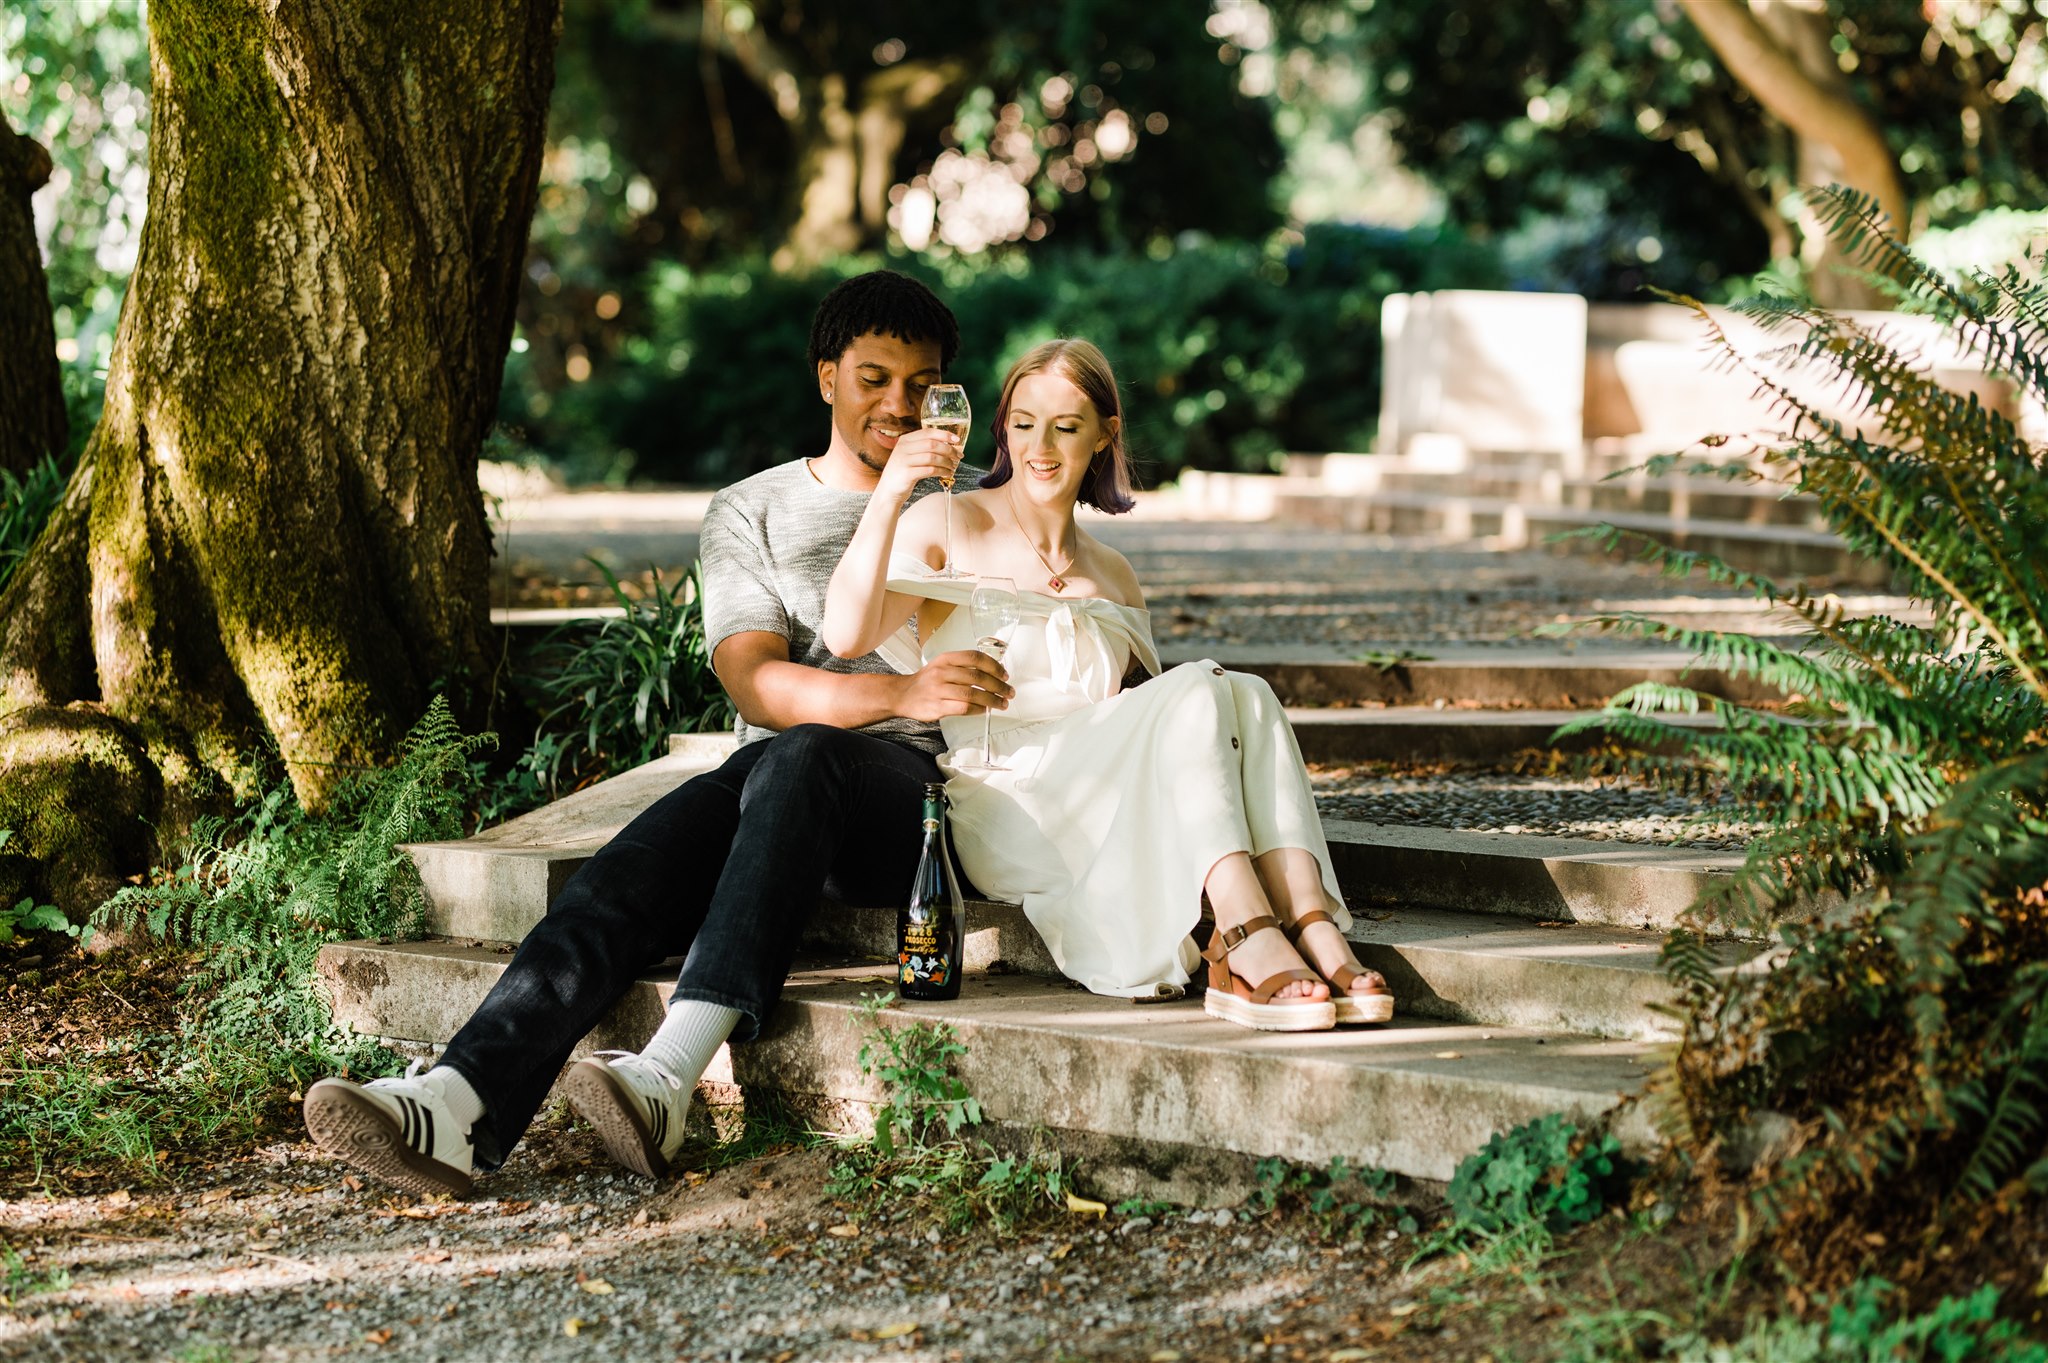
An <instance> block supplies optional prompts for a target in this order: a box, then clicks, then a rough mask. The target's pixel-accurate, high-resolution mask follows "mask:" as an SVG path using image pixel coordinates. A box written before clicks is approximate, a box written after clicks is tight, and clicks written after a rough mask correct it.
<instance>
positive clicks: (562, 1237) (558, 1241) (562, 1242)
mask: <svg viewBox="0 0 2048 1363" xmlns="http://www.w3.org/2000/svg"><path fill="white" fill-rule="evenodd" d="M548 1243H549V1244H551V1245H557V1246H559V1247H561V1248H562V1249H567V1248H569V1246H571V1245H573V1244H575V1243H576V1241H575V1240H574V1238H572V1237H571V1236H570V1234H569V1232H567V1231H560V1232H558V1233H557V1234H556V1235H555V1237H554V1239H552V1240H550V1241H548Z"/></svg>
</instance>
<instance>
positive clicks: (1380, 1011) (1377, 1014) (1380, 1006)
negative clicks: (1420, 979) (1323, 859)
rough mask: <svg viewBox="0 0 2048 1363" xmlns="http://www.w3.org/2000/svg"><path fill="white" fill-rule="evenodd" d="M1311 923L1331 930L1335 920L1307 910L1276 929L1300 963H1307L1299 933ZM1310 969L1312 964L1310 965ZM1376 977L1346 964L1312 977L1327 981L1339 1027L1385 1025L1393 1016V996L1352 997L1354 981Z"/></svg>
mask: <svg viewBox="0 0 2048 1363" xmlns="http://www.w3.org/2000/svg"><path fill="white" fill-rule="evenodd" d="M1311 923H1328V924H1329V925H1330V926H1332V927H1335V926H1336V925H1337V920H1336V919H1334V918H1332V917H1331V916H1330V915H1329V912H1328V911H1327V910H1324V909H1310V910H1309V911H1308V912H1307V913H1305V914H1303V915H1302V916H1301V917H1299V918H1297V919H1295V920H1294V922H1293V923H1291V924H1289V925H1288V926H1286V927H1283V928H1281V929H1280V931H1282V932H1284V933H1286V934H1287V940H1288V941H1290V942H1292V943H1294V949H1295V950H1296V951H1300V952H1301V959H1302V960H1304V961H1307V960H1309V954H1308V953H1307V952H1306V951H1302V950H1301V930H1302V929H1303V928H1305V927H1307V926H1309V924H1311ZM1310 969H1311V970H1313V969H1314V963H1313V962H1310ZM1378 974H1379V972H1378V971H1376V970H1353V969H1352V968H1351V967H1350V966H1348V965H1340V966H1338V967H1337V973H1336V974H1334V975H1329V976H1324V975H1320V974H1319V975H1317V976H1316V978H1317V979H1319V980H1322V979H1327V981H1328V983H1329V986H1330V1002H1331V1003H1332V1004H1334V1005H1336V1009H1337V1021H1338V1023H1339V1024H1343V1023H1349V1022H1386V1021H1388V1020H1389V1019H1391V1018H1392V1017H1393V1016H1394V996H1393V994H1392V992H1390V991H1387V990H1380V989H1375V990H1373V991H1372V992H1370V993H1367V994H1354V993H1352V992H1351V985H1352V982H1353V981H1354V980H1360V979H1363V978H1365V977H1366V976H1367V975H1378ZM1381 978H1382V979H1385V978H1386V977H1385V976H1381Z"/></svg>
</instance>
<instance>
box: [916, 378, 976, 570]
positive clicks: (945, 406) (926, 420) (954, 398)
mask: <svg viewBox="0 0 2048 1363" xmlns="http://www.w3.org/2000/svg"><path fill="white" fill-rule="evenodd" d="M973 420H974V409H973V408H972V407H970V406H969V405H968V403H967V390H966V389H965V388H962V387H961V386H960V385H959V384H957V383H935V384H933V385H932V386H931V387H929V388H927V389H925V390H924V405H923V406H922V407H921V408H919V409H918V424H919V425H920V426H928V427H930V428H931V429H932V430H935V431H944V432H946V433H947V434H949V435H951V436H952V437H953V438H954V439H956V440H958V441H959V442H960V448H961V450H962V451H963V452H964V451H965V450H966V448H967V427H968V426H969V425H970V424H971V423H972V422H973ZM941 481H943V482H944V484H945V487H946V490H945V492H944V493H942V494H940V495H942V496H943V497H945V499H946V566H945V568H944V569H943V570H941V571H940V572H938V573H937V574H935V576H938V577H966V576H967V574H965V573H963V572H961V571H960V570H959V568H957V567H955V566H954V564H953V480H952V479H951V478H946V479H943V480H941Z"/></svg>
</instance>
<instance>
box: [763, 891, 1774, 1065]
mask: <svg viewBox="0 0 2048 1363" xmlns="http://www.w3.org/2000/svg"><path fill="white" fill-rule="evenodd" d="M1350 938H1351V942H1352V946H1353V949H1354V951H1355V952H1356V954H1357V956H1358V960H1359V963H1360V964H1361V965H1363V966H1365V967H1367V968H1368V969H1371V970H1377V971H1379V972H1380V973H1381V974H1383V975H1385V976H1386V977H1387V982H1388V984H1389V986H1390V987H1391V988H1392V989H1393V990H1394V997H1395V998H1396V999H1397V1000H1399V1002H1400V1008H1401V1012H1402V1013H1403V1015H1407V1014H1411V1013H1412V1014H1414V1015H1416V1016H1418V1017H1429V1018H1438V1019H1442V1020H1445V1021H1450V1022H1470V1023H1476V1024H1480V1025H1483V1026H1495V1027H1535V1028H1549V1029H1555V1030H1560V1031H1569V1032H1578V1033H1583V1034H1585V1035H1588V1036H1608V1037H1627V1038H1634V1039H1638V1040H1655V1039H1660V1038H1665V1039H1668V1038H1669V1037H1671V1036H1672V1035H1673V1028H1672V1023H1671V1020H1670V1017H1669V1016H1668V1015H1667V1013H1666V1012H1665V1011H1663V1010H1664V1008H1665V1006H1666V1005H1668V1004H1669V1003H1670V1002H1671V999H1672V994H1671V989H1670V985H1669V983H1668V981H1667V980H1666V979H1665V977H1664V973H1663V970H1662V968H1661V967H1660V966H1659V964H1658V953H1659V950H1660V948H1661V947H1662V946H1663V940H1664V939H1663V935H1662V934H1661V933H1656V932H1644V931H1641V930H1637V929H1630V928H1612V927H1602V926H1588V925H1580V924H1576V923H1570V922H1563V921H1553V922H1550V923H1548V924H1547V925H1545V926H1537V924H1536V923H1535V922H1533V921H1532V920H1530V919H1529V918H1526V917H1510V916H1504V915H1495V914H1478V913H1468V912H1465V911H1462V910H1458V909H1444V908H1428V907H1418V906H1414V905H1402V906H1399V907H1394V908H1387V909H1368V908H1364V907H1360V908H1358V909H1357V910H1356V911H1355V912H1354V914H1353V919H1352V928H1351V933H1350ZM803 945H804V949H805V950H806V951H808V952H813V953H816V954H818V955H829V956H843V957H846V958H849V959H861V960H871V961H876V962H880V963H882V964H883V967H884V968H886V963H887V962H888V961H889V960H890V959H892V958H893V956H894V954H895V950H896V911H895V909H893V908H849V907H847V906H845V905H840V904H829V903H828V904H823V905H820V906H819V909H818V912H817V914H816V915H815V916H814V917H813V918H812V920H811V924H810V926H809V927H808V928H807V929H806V931H805V933H804V941H803ZM1754 954H1755V948H1754V947H1751V946H1746V945H1743V944H1737V943H1729V944H1725V945H1724V946H1723V948H1722V950H1721V955H1722V956H1723V957H1724V958H1725V959H1726V961H1727V962H1728V963H1729V964H1731V965H1732V964H1736V963H1738V962H1741V961H1743V960H1747V959H1748V958H1749V957H1751V956H1752V955H1754ZM997 961H1001V962H1003V963H1004V964H1003V965H1002V966H998V967H997V969H998V970H999V971H1003V970H1007V971H1010V972H1014V973H1018V974H1027V975H1041V976H1048V977H1057V976H1058V975H1059V968H1058V967H1057V966H1056V965H1055V964H1054V963H1053V959H1052V954H1051V953H1050V952H1048V951H1047V950H1046V949H1045V945H1044V942H1043V940H1042V939H1041V938H1040V937H1039V935H1038V933H1037V931H1036V930H1035V929H1033V927H1032V926H1031V922H1030V920H1029V919H1027V918H1026V917H1025V916H1024V911H1023V910H1022V909H1020V908H1018V907H1016V906H1015V905H1013V904H999V903H991V902H988V901H973V902H971V903H970V904H969V905H968V911H967V965H968V969H970V970H975V971H985V970H987V969H988V968H989V967H990V966H991V965H992V964H994V963H995V962H997Z"/></svg>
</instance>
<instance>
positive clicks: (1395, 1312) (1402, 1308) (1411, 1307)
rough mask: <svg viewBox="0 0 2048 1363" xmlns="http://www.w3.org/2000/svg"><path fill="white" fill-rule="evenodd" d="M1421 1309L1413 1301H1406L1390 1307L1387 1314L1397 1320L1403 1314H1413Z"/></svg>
mask: <svg viewBox="0 0 2048 1363" xmlns="http://www.w3.org/2000/svg"><path fill="white" fill-rule="evenodd" d="M1421 1309H1422V1308H1421V1307H1420V1306H1417V1305H1416V1304H1415V1303H1414V1302H1412V1301H1404V1302H1402V1303H1401V1304H1400V1305H1399V1306H1395V1307H1390V1308H1388V1310H1387V1314H1388V1315H1390V1316H1392V1317H1393V1318H1394V1319H1395V1320H1399V1319H1400V1318H1401V1317H1403V1316H1412V1315H1414V1314H1415V1313H1416V1312H1417V1311H1420V1310H1421Z"/></svg>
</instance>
